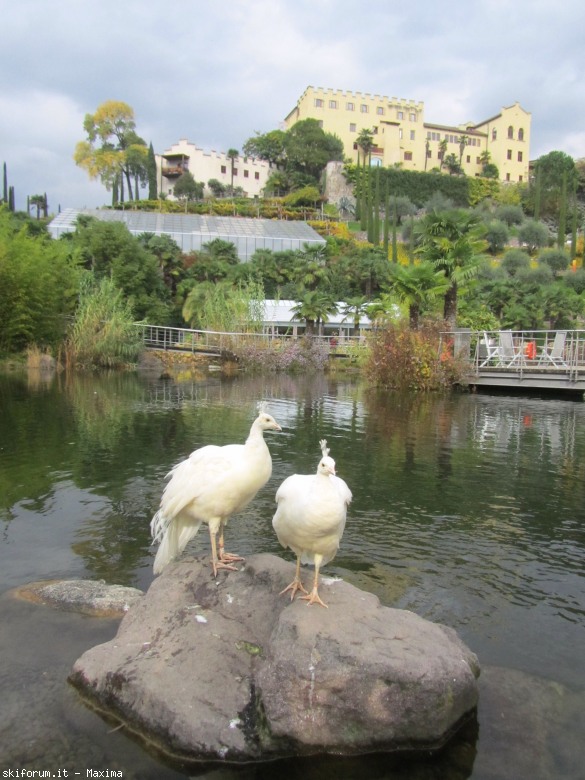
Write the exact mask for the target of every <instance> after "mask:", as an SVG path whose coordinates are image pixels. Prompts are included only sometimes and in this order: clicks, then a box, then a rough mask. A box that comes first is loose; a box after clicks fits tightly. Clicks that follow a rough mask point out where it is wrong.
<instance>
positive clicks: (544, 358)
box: [538, 330, 569, 369]
mask: <svg viewBox="0 0 585 780" xmlns="http://www.w3.org/2000/svg"><path fill="white" fill-rule="evenodd" d="M566 341H567V332H566V331H564V330H558V331H557V332H556V333H555V337H554V341H553V343H552V346H551V344H550V343H549V344H545V345H544V347H543V348H542V352H541V355H540V360H539V361H538V364H539V365H541V366H542V365H549V364H552V365H553V366H554V367H555V368H567V369H568V368H569V366H568V365H567V363H566V362H565V343H566Z"/></svg>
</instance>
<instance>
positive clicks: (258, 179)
mask: <svg viewBox="0 0 585 780" xmlns="http://www.w3.org/2000/svg"><path fill="white" fill-rule="evenodd" d="M254 178H255V179H256V181H260V174H259V172H258V171H254Z"/></svg>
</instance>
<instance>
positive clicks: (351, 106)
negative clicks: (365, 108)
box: [345, 103, 355, 111]
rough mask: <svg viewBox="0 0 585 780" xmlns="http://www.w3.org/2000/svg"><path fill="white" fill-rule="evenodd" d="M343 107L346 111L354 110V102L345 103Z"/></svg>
mask: <svg viewBox="0 0 585 780" xmlns="http://www.w3.org/2000/svg"><path fill="white" fill-rule="evenodd" d="M345 107H346V109H347V110H348V111H355V103H346V104H345Z"/></svg>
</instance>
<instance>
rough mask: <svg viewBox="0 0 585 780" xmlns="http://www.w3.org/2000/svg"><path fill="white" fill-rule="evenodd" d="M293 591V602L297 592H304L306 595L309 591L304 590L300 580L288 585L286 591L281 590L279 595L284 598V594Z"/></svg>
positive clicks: (291, 596)
mask: <svg viewBox="0 0 585 780" xmlns="http://www.w3.org/2000/svg"><path fill="white" fill-rule="evenodd" d="M289 590H290V591H291V594H290V600H291V601H292V600H293V599H294V597H295V593H296V592H297V590H302V591H303V593H306V592H307V591H306V590H305V589H304V588H303V583H302V582H301V581H300V580H297V579H294V580H293V581H292V582H291V584H290V585H287V586H286V588H285V589H284V590H281V591H280V593H279V594H278V595H279V596H282V595H283V593H286V592H287V591H289Z"/></svg>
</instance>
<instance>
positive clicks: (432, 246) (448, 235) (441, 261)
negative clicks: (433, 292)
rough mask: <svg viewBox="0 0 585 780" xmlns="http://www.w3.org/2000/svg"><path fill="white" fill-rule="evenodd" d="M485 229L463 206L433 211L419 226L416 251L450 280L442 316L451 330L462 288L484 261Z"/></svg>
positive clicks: (454, 321) (477, 217) (476, 216)
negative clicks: (458, 296)
mask: <svg viewBox="0 0 585 780" xmlns="http://www.w3.org/2000/svg"><path fill="white" fill-rule="evenodd" d="M484 232H485V227H484V226H483V225H481V224H480V218H479V216H478V215H477V214H475V213H472V212H469V211H465V210H464V209H453V210H451V211H432V212H430V213H429V214H427V215H426V216H425V217H423V218H422V219H421V220H419V223H418V225H417V233H418V235H419V237H420V243H419V245H418V246H417V248H416V254H417V255H418V257H419V258H420V259H421V260H423V261H427V262H429V263H431V264H432V265H433V267H434V268H435V269H436V270H437V271H441V272H442V273H443V274H444V275H445V278H446V279H447V281H448V282H449V287H448V289H447V290H446V292H445V300H444V308H443V316H444V319H445V320H446V322H447V323H448V325H449V326H450V327H451V328H452V329H453V328H455V325H456V321H457V295H458V291H459V288H460V287H463V286H465V285H468V284H469V283H470V282H471V280H472V279H474V278H475V276H477V274H478V271H479V269H480V267H481V265H482V263H483V262H484V260H485V255H484V254H483V251H484V249H485V246H486V243H485V241H484V240H483V234H484Z"/></svg>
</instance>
